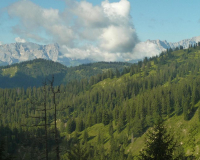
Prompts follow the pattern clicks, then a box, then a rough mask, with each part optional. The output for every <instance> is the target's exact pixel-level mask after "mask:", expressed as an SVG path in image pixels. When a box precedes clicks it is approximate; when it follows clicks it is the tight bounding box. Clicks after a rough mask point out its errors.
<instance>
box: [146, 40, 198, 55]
mask: <svg viewBox="0 0 200 160" xmlns="http://www.w3.org/2000/svg"><path fill="white" fill-rule="evenodd" d="M198 42H200V36H197V37H193V38H190V39H184V40H182V41H179V42H174V43H172V42H167V41H166V40H164V41H161V40H159V39H158V40H147V41H146V43H154V44H156V45H157V47H158V49H159V50H160V51H161V52H162V51H165V50H166V49H167V48H168V49H169V48H172V49H173V48H176V47H180V46H183V48H188V47H189V45H191V44H192V45H194V44H196V43H198Z"/></svg>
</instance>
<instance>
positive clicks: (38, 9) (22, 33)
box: [0, 0, 200, 60]
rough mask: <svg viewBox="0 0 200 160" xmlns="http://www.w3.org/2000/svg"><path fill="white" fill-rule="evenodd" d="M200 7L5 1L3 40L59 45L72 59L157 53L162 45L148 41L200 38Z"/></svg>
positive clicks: (0, 24) (168, 0)
mask: <svg viewBox="0 0 200 160" xmlns="http://www.w3.org/2000/svg"><path fill="white" fill-rule="evenodd" d="M199 6H200V1H199V0H192V1H189V0H85V1H82V0H1V2H0V7H1V8H0V44H7V43H14V42H27V41H28V42H35V43H38V44H50V43H58V44H59V45H60V46H62V51H63V52H64V53H66V54H67V55H68V56H69V57H72V58H77V57H78V58H88V57H93V58H96V57H98V58H99V59H101V60H110V59H112V60H127V59H130V58H140V57H142V56H153V55H157V54H158V53H159V51H158V49H157V48H156V46H153V45H152V44H144V43H142V42H143V41H146V40H148V39H150V40H156V39H160V40H167V41H168V42H178V41H180V40H183V39H188V38H192V37H195V36H200V31H199V29H200V9H199ZM97 55H98V56H97Z"/></svg>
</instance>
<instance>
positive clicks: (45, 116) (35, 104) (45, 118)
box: [21, 80, 51, 160]
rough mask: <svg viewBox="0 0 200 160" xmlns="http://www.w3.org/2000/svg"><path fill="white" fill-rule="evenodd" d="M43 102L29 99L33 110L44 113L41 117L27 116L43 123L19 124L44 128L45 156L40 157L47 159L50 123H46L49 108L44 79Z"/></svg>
mask: <svg viewBox="0 0 200 160" xmlns="http://www.w3.org/2000/svg"><path fill="white" fill-rule="evenodd" d="M43 96H44V97H43V102H37V100H32V101H31V104H33V105H34V107H33V108H34V109H35V111H40V112H43V113H44V116H42V117H40V116H39V117H35V116H28V115H27V116H28V117H27V118H35V119H42V120H44V124H41V125H37V124H36V125H32V126H27V125H21V126H25V127H44V130H45V136H44V141H45V157H42V158H41V159H44V158H45V159H46V160H48V159H49V157H48V152H49V151H48V126H49V125H51V124H48V123H47V111H48V110H51V109H47V83H46V80H45V82H44V83H43ZM36 106H37V107H38V106H43V108H36Z"/></svg>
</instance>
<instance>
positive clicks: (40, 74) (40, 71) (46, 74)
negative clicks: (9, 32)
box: [0, 59, 131, 88]
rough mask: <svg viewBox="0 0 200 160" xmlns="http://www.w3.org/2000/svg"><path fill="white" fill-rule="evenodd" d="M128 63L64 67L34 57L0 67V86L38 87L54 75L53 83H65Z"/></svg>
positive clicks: (120, 68)
mask: <svg viewBox="0 0 200 160" xmlns="http://www.w3.org/2000/svg"><path fill="white" fill-rule="evenodd" d="M130 65H131V64H130V63H123V62H112V63H109V62H98V63H91V64H85V65H79V66H76V67H69V68H68V67H66V66H64V65H62V64H60V63H58V62H53V61H51V60H45V59H35V60H31V61H26V62H21V63H18V64H13V65H9V66H2V67H0V88H15V87H25V88H27V87H33V86H35V87H39V86H42V82H43V81H44V80H45V78H48V79H51V76H52V75H54V76H55V85H60V84H66V83H69V82H70V81H73V80H80V79H83V78H85V79H87V80H88V79H89V78H90V77H91V76H94V75H97V74H100V73H103V72H106V71H108V70H109V69H114V70H115V69H116V68H118V69H119V71H120V72H122V70H123V68H124V67H129V66H130Z"/></svg>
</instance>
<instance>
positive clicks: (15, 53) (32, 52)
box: [0, 36, 200, 66]
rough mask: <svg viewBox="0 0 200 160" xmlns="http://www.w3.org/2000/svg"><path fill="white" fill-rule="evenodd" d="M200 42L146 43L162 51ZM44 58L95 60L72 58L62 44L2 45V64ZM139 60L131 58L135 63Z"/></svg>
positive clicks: (69, 61)
mask: <svg viewBox="0 0 200 160" xmlns="http://www.w3.org/2000/svg"><path fill="white" fill-rule="evenodd" d="M198 42H200V36H197V37H193V38H191V39H184V40H182V41H179V42H175V43H171V42H167V41H166V40H164V41H161V40H147V41H146V43H153V44H155V45H156V46H157V48H158V50H159V51H160V53H161V52H162V51H165V50H166V49H167V48H176V47H179V46H180V45H181V46H183V48H188V46H189V45H190V44H192V45H194V44H196V43H198ZM38 58H43V59H47V60H52V61H54V62H59V63H61V64H63V65H65V66H78V65H80V64H86V63H92V62H95V61H94V60H92V59H72V58H69V57H67V56H66V55H65V54H64V53H62V52H61V51H60V46H59V45H58V44H57V43H55V44H48V45H39V44H36V43H32V42H26V43H11V44H3V45H0V66H5V65H8V64H9V65H10V64H14V63H19V62H22V61H29V60H33V59H38ZM137 61H138V60H135V59H133V60H130V62H132V63H134V62H137Z"/></svg>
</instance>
